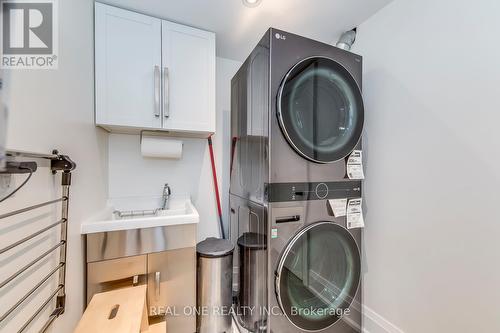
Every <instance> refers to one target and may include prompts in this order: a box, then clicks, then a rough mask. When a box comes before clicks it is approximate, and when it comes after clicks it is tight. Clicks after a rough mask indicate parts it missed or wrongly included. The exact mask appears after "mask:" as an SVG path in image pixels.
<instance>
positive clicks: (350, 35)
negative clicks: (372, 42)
mask: <svg viewBox="0 0 500 333" xmlns="http://www.w3.org/2000/svg"><path fill="white" fill-rule="evenodd" d="M356 32H357V29H356V28H354V29H352V30H349V31H346V32H344V33H343V34H342V36H340V38H339V41H338V42H337V45H336V46H337V47H338V48H340V49H343V50H346V51H350V50H351V47H352V45H353V44H354V42H355V41H356Z"/></svg>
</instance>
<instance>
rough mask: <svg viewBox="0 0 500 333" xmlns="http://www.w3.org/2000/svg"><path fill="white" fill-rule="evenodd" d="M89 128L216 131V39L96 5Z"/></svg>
mask: <svg viewBox="0 0 500 333" xmlns="http://www.w3.org/2000/svg"><path fill="white" fill-rule="evenodd" d="M95 12H96V15H95V61H96V65H95V67H96V68H95V71H96V74H95V81H96V82H95V89H96V124H97V125H100V126H102V127H104V128H106V129H108V130H110V131H116V132H138V131H140V130H147V129H152V130H164V131H169V132H172V134H173V135H185V136H198V137H206V136H207V135H209V134H211V133H214V132H215V35H214V34H213V33H211V32H207V31H202V30H199V29H194V28H191V27H187V26H183V25H179V24H175V23H172V22H168V21H164V20H160V19H158V18H153V17H150V16H146V15H141V14H137V13H134V12H131V11H128V10H124V9H119V8H116V7H112V6H108V5H104V4H100V3H96V7H95Z"/></svg>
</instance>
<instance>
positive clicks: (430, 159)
mask: <svg viewBox="0 0 500 333" xmlns="http://www.w3.org/2000/svg"><path fill="white" fill-rule="evenodd" d="M499 12H500V3H499V2H498V1H496V0H483V1H480V2H471V1H465V0H460V1H457V0H439V1H436V0H422V1H411V0H396V1H395V2H394V3H392V4H391V5H389V6H388V7H386V8H385V9H383V10H382V11H380V12H379V13H378V14H376V15H375V16H373V17H372V18H370V19H369V20H368V21H367V22H365V23H364V24H362V25H361V27H360V29H359V34H358V39H357V42H356V45H355V49H354V52H357V53H360V54H362V55H363V56H364V62H365V70H364V96H365V102H366V129H365V138H364V140H365V141H364V148H365V151H366V159H367V161H366V181H365V198H366V199H365V201H366V206H367V213H366V224H367V226H366V230H365V243H364V244H365V259H366V260H365V268H366V274H365V277H364V282H365V284H364V301H365V305H366V306H367V307H368V308H369V309H371V310H373V311H374V312H375V313H377V314H379V315H381V316H383V317H384V318H385V319H387V320H388V321H390V322H392V323H393V324H395V325H396V326H398V327H399V328H400V329H401V330H403V331H404V332H416V333H419V332H426V333H432V332H457V333H459V332H463V333H468V332H477V333H479V332H485V333H486V332H498V331H500V315H499V312H498V311H499V309H500V288H498V281H500V268H499V266H498V263H499V262H500V242H499V241H498V236H499V235H500V223H499V218H498V217H497V213H496V208H497V207H498V204H499V196H498V192H497V190H498V188H499V187H500V176H499V174H498V169H499V167H498V165H499V163H500V157H499V155H498V152H499V151H500V132H499V130H498V124H499V122H500V113H499V110H500V99H499V96H500V84H499V82H500V66H499V59H500V46H499V45H498V35H499V31H500V20H499V16H498V13H499ZM374 312H371V311H368V312H367V313H368V314H369V315H374ZM378 319H379V320H378V321H379V322H382V323H384V321H383V319H381V318H378ZM375 321H377V320H375ZM385 324H386V325H388V326H387V327H386V329H383V328H381V327H380V326H378V325H377V324H375V323H374V321H372V320H370V319H369V318H366V321H365V329H366V331H367V332H370V333H377V332H397V331H398V330H397V329H396V328H395V327H392V326H390V325H389V324H388V323H385Z"/></svg>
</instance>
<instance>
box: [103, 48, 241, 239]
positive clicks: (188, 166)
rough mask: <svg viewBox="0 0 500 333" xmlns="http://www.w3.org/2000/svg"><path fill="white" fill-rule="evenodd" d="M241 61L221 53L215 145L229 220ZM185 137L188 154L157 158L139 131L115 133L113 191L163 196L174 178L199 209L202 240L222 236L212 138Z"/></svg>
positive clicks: (112, 140)
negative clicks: (233, 107) (145, 152)
mask: <svg viewBox="0 0 500 333" xmlns="http://www.w3.org/2000/svg"><path fill="white" fill-rule="evenodd" d="M240 66H241V63H240V62H237V61H233V60H228V59H223V58H217V66H216V78H217V84H216V91H217V98H216V114H217V124H216V131H217V132H216V134H215V135H214V137H213V145H214V152H215V160H216V166H217V176H218V181H219V191H220V194H221V200H222V202H223V215H224V222H225V224H226V225H227V223H228V218H229V217H228V216H229V213H228V200H229V198H228V196H229V179H227V177H224V175H227V174H229V172H228V169H229V159H230V139H229V138H230V131H231V128H230V120H229V116H230V113H229V110H230V93H231V89H230V81H231V78H232V77H233V75H234V74H235V73H236V71H237V70H238V68H239V67H240ZM176 139H177V138H176ZM182 140H183V142H184V148H183V156H182V159H180V160H168V159H151V158H144V157H142V156H141V152H140V137H139V136H138V135H123V134H112V135H110V137H109V196H110V197H111V198H120V197H133V196H160V195H161V193H162V190H163V184H165V183H168V184H169V185H170V186H171V188H172V193H173V196H176V195H186V194H187V195H190V196H191V199H192V200H193V203H194V204H195V206H196V208H197V209H198V212H199V214H200V224H199V226H198V239H199V240H203V239H205V238H207V237H218V236H219V224H218V223H219V222H218V213H217V205H216V200H215V194H214V186H213V178H212V169H211V163H210V155H209V150H208V144H207V140H206V139H182Z"/></svg>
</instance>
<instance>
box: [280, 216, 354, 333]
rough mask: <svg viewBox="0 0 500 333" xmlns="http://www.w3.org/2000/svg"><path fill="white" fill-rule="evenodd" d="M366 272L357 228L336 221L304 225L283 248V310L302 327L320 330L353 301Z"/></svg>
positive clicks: (333, 320)
mask: <svg viewBox="0 0 500 333" xmlns="http://www.w3.org/2000/svg"><path fill="white" fill-rule="evenodd" d="M360 276H361V258H360V254H359V249H358V246H357V244H356V241H355V240H354V238H353V237H352V236H351V234H350V233H349V232H348V231H347V230H346V229H344V228H343V227H341V226H339V225H338V224H334V223H331V222H318V223H316V224H312V225H310V226H308V227H306V228H304V229H302V230H301V231H300V232H299V233H298V234H297V235H296V236H295V237H294V238H293V239H292V240H291V241H290V243H289V244H288V246H287V247H286V248H285V251H284V252H283V254H282V256H281V259H280V262H279V265H278V270H277V272H276V293H277V297H278V302H279V304H280V307H281V310H282V311H283V312H284V313H285V315H286V316H287V317H288V319H289V320H290V321H291V322H292V323H293V324H294V325H295V326H297V327H298V328H300V329H302V330H306V331H320V330H323V329H325V328H327V327H329V326H331V325H333V324H334V323H336V322H337V321H338V320H339V319H340V318H341V317H342V315H343V314H344V313H345V310H346V309H347V308H348V307H349V306H350V304H351V302H352V300H353V299H354V296H355V295H356V291H357V289H358V285H359V281H360Z"/></svg>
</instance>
